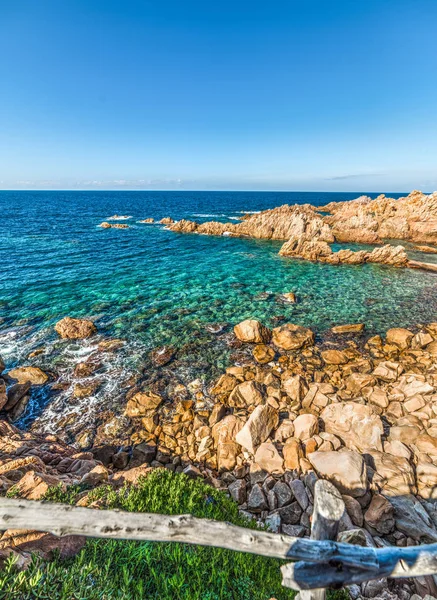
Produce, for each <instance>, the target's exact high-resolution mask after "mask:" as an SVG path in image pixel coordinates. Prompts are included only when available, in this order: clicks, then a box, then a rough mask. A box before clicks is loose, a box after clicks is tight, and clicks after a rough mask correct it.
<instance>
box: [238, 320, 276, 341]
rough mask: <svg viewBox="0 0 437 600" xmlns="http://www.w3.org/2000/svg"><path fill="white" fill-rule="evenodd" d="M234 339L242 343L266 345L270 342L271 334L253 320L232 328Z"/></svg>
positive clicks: (266, 328)
mask: <svg viewBox="0 0 437 600" xmlns="http://www.w3.org/2000/svg"><path fill="white" fill-rule="evenodd" d="M234 333H235V335H236V337H237V338H238V339H239V340H241V341H242V342H252V343H255V344H266V343H268V342H269V341H270V338H271V337H272V333H271V331H270V329H268V327H264V325H263V324H262V323H260V322H259V321H256V320H255V319H247V320H246V321H242V322H241V323H239V324H238V325H235V327H234Z"/></svg>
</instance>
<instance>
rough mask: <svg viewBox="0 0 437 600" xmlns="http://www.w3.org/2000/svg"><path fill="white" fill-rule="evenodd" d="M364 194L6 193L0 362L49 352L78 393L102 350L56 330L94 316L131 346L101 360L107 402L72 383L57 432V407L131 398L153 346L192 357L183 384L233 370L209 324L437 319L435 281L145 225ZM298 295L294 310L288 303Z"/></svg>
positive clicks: (370, 324)
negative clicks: (119, 225) (112, 221)
mask: <svg viewBox="0 0 437 600" xmlns="http://www.w3.org/2000/svg"><path fill="white" fill-rule="evenodd" d="M358 195H360V194H354V193H351V194H344V193H343V194H321V193H317V194H316V193H314V194H312V193H258V192H257V193H241V192H239V193H231V192H214V193H212V192H192V193H185V192H184V193H182V192H178V193H175V192H0V210H1V214H2V229H1V235H0V256H1V266H2V272H1V279H0V323H1V324H0V354H1V355H3V356H4V358H5V360H6V362H7V366H8V367H10V366H12V365H14V364H16V363H19V364H25V363H26V362H29V360H28V359H27V356H28V354H29V352H31V351H32V350H35V349H37V348H44V352H43V353H42V354H41V355H40V356H38V357H36V358H34V359H32V361H31V362H32V364H37V365H41V366H42V367H45V368H49V369H51V370H53V371H55V370H56V372H57V374H59V373H60V374H61V376H62V378H64V380H65V381H66V382H67V383H69V382H71V380H72V377H71V373H72V368H73V365H74V364H75V363H77V362H79V361H80V360H83V357H84V356H87V355H89V354H91V353H93V352H95V344H94V342H93V343H91V344H90V343H89V342H87V341H84V342H79V343H77V344H71V343H65V342H61V341H59V340H58V339H57V336H56V335H55V333H54V331H53V325H54V323H55V322H56V321H57V320H59V319H61V318H62V317H64V316H66V315H70V316H88V317H92V318H93V319H95V320H96V324H97V326H98V328H99V331H100V332H101V333H102V334H104V335H105V336H116V337H122V338H124V339H126V340H128V345H127V346H126V347H125V348H124V349H123V350H122V351H121V352H120V353H118V354H117V355H110V356H109V357H104V360H103V362H104V367H103V370H104V374H105V378H104V379H105V381H104V384H103V385H102V386H101V388H100V390H99V391H98V392H97V394H96V395H95V396H94V397H92V398H91V399H87V400H86V401H82V402H75V404H74V406H72V404H71V402H70V400H69V399H70V397H71V386H70V387H67V389H66V390H64V391H63V392H61V393H59V394H58V395H57V396H56V398H55V399H52V400H51V404H50V409H48V408H46V409H45V411H44V421H46V422H47V420H49V419H50V414H51V413H50V410H56V411H58V412H59V413H62V412H63V411H64V410H76V411H78V412H80V411H83V410H84V408H85V407H86V409H87V410H90V407H92V406H94V407H95V409H96V410H97V407H98V406H99V403H100V402H101V399H102V397H106V398H107V397H109V396H110V397H111V398H112V399H114V398H115V399H116V401H121V400H120V398H121V396H120V398H119V395H120V394H122V393H123V389H124V388H123V385H122V384H123V381H125V379H126V378H127V377H128V376H129V375H131V374H132V373H135V372H136V371H138V369H142V368H144V366H145V365H147V364H148V363H147V354H148V351H149V350H150V349H151V348H153V347H156V346H160V345H163V344H171V345H173V346H175V347H176V348H178V349H182V350H181V357H180V358H181V362H178V365H177V367H178V368H179V372H180V373H181V374H184V377H185V378H187V379H190V378H191V379H193V378H194V377H196V376H198V375H199V374H202V373H203V374H205V375H206V376H208V375H212V374H214V373H216V372H217V370H218V369H220V368H223V367H224V366H225V365H226V364H227V362H228V361H229V349H228V347H227V346H226V344H225V343H224V341H223V339H221V338H220V336H219V337H218V338H217V336H215V335H213V334H210V333H208V332H207V331H206V330H205V325H206V324H208V323H217V322H223V323H228V324H229V325H228V330H229V328H230V326H231V325H232V324H235V323H237V322H238V321H240V320H242V319H245V318H248V317H253V318H257V319H260V320H261V321H263V322H264V323H265V324H267V325H274V317H277V316H279V315H282V316H283V317H284V318H285V319H286V320H287V321H291V322H294V323H298V324H302V325H305V326H308V327H311V328H313V329H315V330H316V331H319V332H320V331H323V330H325V329H327V328H329V327H330V326H332V325H333V324H340V323H348V322H358V321H360V322H361V321H363V322H365V323H366V326H367V331H368V332H369V333H373V332H382V331H384V330H386V329H387V328H389V327H391V326H393V325H399V326H408V325H411V324H414V323H420V322H425V321H432V320H435V319H436V306H437V298H436V293H435V292H436V284H437V279H436V275H434V274H432V273H426V272H421V271H416V270H411V269H395V268H391V267H384V266H378V265H365V266H362V267H356V266H340V267H339V266H329V265H321V264H312V263H309V262H303V261H298V260H291V259H287V258H281V257H279V256H278V250H279V248H280V246H281V243H280V242H279V243H276V242H268V241H260V240H247V239H238V238H231V237H210V236H199V235H184V234H175V233H172V232H170V231H167V230H166V229H165V228H164V227H163V226H161V225H155V224H153V225H148V224H141V223H138V221H139V220H140V219H144V218H146V217H154V218H155V219H160V218H162V217H164V216H172V217H173V218H175V219H179V218H182V217H183V218H194V219H196V220H200V221H205V220H227V219H237V218H238V217H241V215H242V214H243V213H245V212H249V211H258V210H262V209H265V208H270V207H273V206H278V205H281V204H284V203H297V202H298V203H311V204H315V205H320V206H321V205H324V204H326V203H327V202H330V201H332V200H346V199H351V198H354V197H356V196H358ZM116 213H117V214H119V215H132V218H131V219H129V220H127V221H124V222H125V223H127V224H129V225H130V229H126V230H116V229H101V228H99V227H98V225H99V223H101V222H102V221H104V220H106V219H107V218H108V217H110V216H112V215H114V214H116ZM349 247H350V245H349ZM427 260H429V261H430V262H431V261H433V260H434V261H435V260H436V259H435V258H434V257H433V256H432V255H430V256H429V257H427ZM289 291H293V292H295V293H296V294H297V296H298V298H299V302H298V304H295V305H291V304H283V303H281V302H278V299H277V296H278V295H279V294H281V293H284V292H289ZM266 292H268V293H267V294H266ZM220 340H221V341H220ZM187 344H190V346H187ZM49 400H50V397H49V396H48V395H47V394H46V393H45V392H44V390H43V391H40V392H39V393H38V394H37V396H34V397H33V401H32V403H31V405H30V408H29V410H28V412H27V415H26V418H25V419H24V421H22V424H27V425H28V424H29V423H30V422H31V421H32V420H33V419H34V417H35V416H36V415H37V414H39V413H41V410H42V408H43V407H44V406H45V404H46V403H47V402H48V401H49Z"/></svg>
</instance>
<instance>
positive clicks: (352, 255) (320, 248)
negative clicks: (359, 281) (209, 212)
mask: <svg viewBox="0 0 437 600" xmlns="http://www.w3.org/2000/svg"><path fill="white" fill-rule="evenodd" d="M326 213H328V214H326ZM107 225H109V224H107ZM168 228H169V229H170V230H171V231H175V232H181V233H199V234H205V235H230V236H237V237H251V238H257V239H273V240H284V241H285V243H284V245H283V246H282V248H281V250H280V252H279V254H280V255H281V256H284V257H291V258H300V259H304V260H310V261H319V262H324V263H328V264H332V265H339V264H349V265H361V264H364V263H379V264H386V265H392V266H396V267H406V266H412V267H416V268H429V269H430V270H432V268H433V267H434V265H432V264H431V265H428V263H421V262H420V261H411V264H409V263H410V261H409V258H408V256H407V253H406V251H405V248H404V247H403V246H400V245H398V246H394V245H391V244H387V243H386V244H385V245H384V246H382V247H381V248H375V249H374V250H372V251H370V250H357V251H353V250H350V249H348V248H345V249H340V250H338V251H333V250H332V248H331V246H330V244H331V243H332V242H334V241H336V242H338V243H361V244H372V245H375V244H382V243H383V241H384V240H392V239H397V240H409V241H414V242H419V243H435V244H437V192H434V193H433V194H430V195H425V194H422V193H421V192H417V191H414V192H412V193H411V194H409V195H408V196H407V197H405V198H400V199H399V200H394V199H393V198H386V197H385V196H384V195H382V196H378V197H377V198H375V199H374V200H372V199H371V198H369V197H367V196H361V197H360V198H357V199H356V200H351V201H348V202H331V203H330V204H328V205H327V206H325V207H321V208H317V207H314V206H310V205H307V204H305V205H294V206H288V205H284V206H279V207H277V208H273V209H270V210H266V211H262V212H260V213H257V214H254V215H247V216H246V217H245V218H244V219H243V220H242V221H241V222H240V223H222V222H216V221H208V222H205V223H197V222H195V221H187V220H184V219H183V220H181V221H176V222H174V223H171V224H170V225H169V227H168ZM416 250H419V251H423V252H433V251H437V249H435V250H434V249H433V248H432V247H429V246H422V247H420V246H417V247H416ZM435 269H436V270H437V267H435Z"/></svg>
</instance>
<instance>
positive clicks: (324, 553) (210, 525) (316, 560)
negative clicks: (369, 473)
mask: <svg viewBox="0 0 437 600" xmlns="http://www.w3.org/2000/svg"><path fill="white" fill-rule="evenodd" d="M344 510H345V506H344V502H343V500H342V498H341V495H340V493H339V492H338V491H337V489H336V488H335V487H334V486H333V485H332V484H330V483H329V482H327V481H323V480H319V481H317V482H316V486H315V492H314V511H313V517H312V529H311V538H310V539H304V538H295V537H291V536H287V535H281V534H276V533H269V532H267V531H256V530H252V529H245V528H243V527H237V526H236V525H231V524H229V523H223V522H218V521H212V520H210V519H197V518H195V517H193V516H191V515H179V516H167V515H157V514H148V513H128V512H123V511H117V510H96V509H90V508H80V507H77V506H67V505H63V504H48V503H43V502H32V501H28V500H13V499H9V498H0V529H1V530H3V529H33V530H37V531H46V532H50V533H52V534H54V535H57V536H64V535H83V536H87V537H94V538H112V539H129V540H144V541H146V540H147V541H154V542H181V543H185V544H198V545H201V546H215V547H218V548H225V549H227V550H235V551H239V552H249V553H251V554H258V555H261V556H268V557H273V558H281V559H287V560H291V561H294V562H290V563H287V564H285V565H284V566H283V567H281V570H282V576H283V581H282V583H283V585H284V586H286V587H289V588H292V589H294V590H298V591H300V598H301V600H323V599H324V597H325V588H329V587H334V588H339V587H342V586H344V585H349V584H352V583H361V582H364V581H368V580H370V579H380V578H382V577H394V578H397V577H419V576H425V575H433V574H435V573H437V544H429V545H423V546H409V547H406V548H398V547H385V548H367V547H362V546H355V545H351V544H344V543H338V542H335V541H334V540H335V539H336V537H337V533H338V528H339V523H340V519H341V517H342V515H343V513H344Z"/></svg>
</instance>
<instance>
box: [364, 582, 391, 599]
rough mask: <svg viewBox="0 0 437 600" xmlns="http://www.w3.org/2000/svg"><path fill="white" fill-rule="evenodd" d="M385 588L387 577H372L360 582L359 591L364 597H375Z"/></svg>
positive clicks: (386, 586)
mask: <svg viewBox="0 0 437 600" xmlns="http://www.w3.org/2000/svg"><path fill="white" fill-rule="evenodd" d="M387 589H388V585H387V579H372V580H371V581H365V582H364V583H362V584H361V593H362V594H363V596H364V597H365V598H376V596H380V595H381V594H382V593H383V592H384V590H387Z"/></svg>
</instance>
